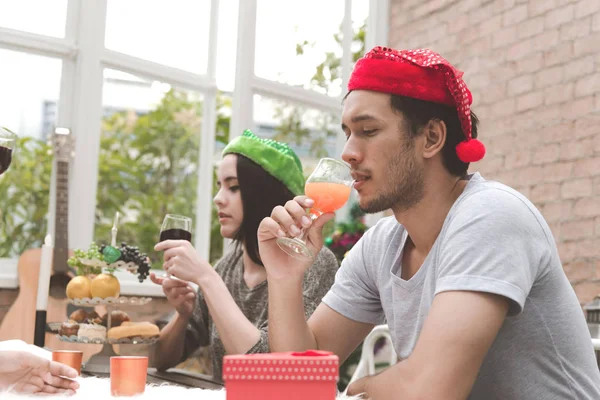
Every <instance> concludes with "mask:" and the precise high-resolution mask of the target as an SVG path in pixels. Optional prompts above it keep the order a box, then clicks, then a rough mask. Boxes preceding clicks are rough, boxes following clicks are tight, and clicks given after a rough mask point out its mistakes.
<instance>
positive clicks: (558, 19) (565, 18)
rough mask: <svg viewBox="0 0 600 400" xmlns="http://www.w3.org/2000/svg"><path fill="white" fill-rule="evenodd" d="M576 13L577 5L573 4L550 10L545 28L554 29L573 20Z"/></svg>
mask: <svg viewBox="0 0 600 400" xmlns="http://www.w3.org/2000/svg"><path fill="white" fill-rule="evenodd" d="M574 14H575V7H574V6H573V5H572V4H570V5H568V6H565V7H561V8H557V9H554V10H552V11H550V12H548V13H547V14H546V16H545V23H546V25H545V29H547V30H548V29H552V28H555V27H557V26H559V25H562V24H565V23H567V22H569V21H572V20H573V15H574Z"/></svg>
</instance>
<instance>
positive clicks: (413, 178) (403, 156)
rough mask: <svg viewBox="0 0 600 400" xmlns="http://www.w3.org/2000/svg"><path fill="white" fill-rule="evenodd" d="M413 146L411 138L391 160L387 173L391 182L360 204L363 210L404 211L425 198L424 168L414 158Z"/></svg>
mask: <svg viewBox="0 0 600 400" xmlns="http://www.w3.org/2000/svg"><path fill="white" fill-rule="evenodd" d="M413 146H414V145H413V143H412V141H411V140H410V139H409V140H408V143H407V144H404V145H403V147H404V148H403V149H402V151H401V152H400V153H399V154H397V155H396V156H394V157H393V158H392V159H391V160H390V162H389V164H388V168H387V172H386V174H385V176H387V177H389V179H388V183H389V184H388V185H387V186H386V187H385V188H382V189H381V190H380V191H379V192H380V194H379V195H378V196H377V197H376V198H375V199H373V200H371V201H369V202H368V203H367V204H364V205H361V204H359V206H360V209H361V210H362V211H363V212H365V213H368V214H373V213H377V212H380V211H384V210H387V209H390V208H391V209H393V210H394V211H400V212H402V211H406V210H409V209H410V208H412V207H414V206H415V205H416V204H417V203H418V202H419V201H420V200H421V199H422V198H423V192H424V183H423V181H424V177H423V169H422V168H420V167H419V166H418V165H417V162H416V160H415V159H414V155H413V153H412V148H413Z"/></svg>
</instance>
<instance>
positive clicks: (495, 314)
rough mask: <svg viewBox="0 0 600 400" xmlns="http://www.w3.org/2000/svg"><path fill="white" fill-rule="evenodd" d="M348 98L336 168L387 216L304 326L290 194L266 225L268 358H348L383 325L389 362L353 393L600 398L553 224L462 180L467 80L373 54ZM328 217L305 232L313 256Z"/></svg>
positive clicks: (510, 194)
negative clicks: (288, 242) (393, 358)
mask: <svg viewBox="0 0 600 400" xmlns="http://www.w3.org/2000/svg"><path fill="white" fill-rule="evenodd" d="M348 89H349V94H348V95H347V97H346V99H345V101H344V109H343V115H342V129H343V130H344V132H345V134H346V137H347V142H346V145H345V148H344V151H343V155H342V158H343V159H344V160H345V161H346V162H347V163H348V164H350V166H351V168H352V173H353V177H354V178H355V180H356V183H355V189H356V190H357V192H358V195H359V205H360V207H361V208H362V209H363V210H364V211H366V212H378V211H381V210H385V209H391V210H392V211H393V213H394V216H393V217H389V218H385V219H383V220H381V221H380V222H379V223H378V224H377V225H376V226H374V227H372V228H371V229H369V230H368V231H367V232H366V234H365V235H364V237H363V238H362V239H361V240H360V241H359V242H358V243H357V244H356V245H355V246H354V248H353V249H352V250H351V251H350V253H349V254H348V256H347V257H346V259H345V260H344V262H343V263H342V266H341V268H340V270H339V271H338V273H337V275H336V281H335V284H334V285H333V287H332V288H331V290H330V292H329V293H328V294H327V295H326V296H325V298H324V299H323V303H322V304H321V305H320V306H319V307H318V308H317V309H316V311H315V312H314V314H313V315H312V316H311V318H310V319H309V321H308V322H306V321H305V320H304V313H303V312H302V287H301V282H302V277H303V274H304V272H305V271H306V269H307V268H308V267H309V265H310V263H306V262H301V261H298V260H295V259H293V258H291V257H288V256H287V255H286V253H284V252H283V251H281V250H280V249H279V248H278V246H277V244H276V238H277V237H278V236H282V235H286V234H287V233H288V232H290V227H291V226H293V225H296V226H303V227H306V226H310V225H311V223H310V221H309V220H308V219H306V218H304V217H305V209H306V208H308V207H310V206H311V205H312V204H313V202H312V200H310V199H307V198H306V197H297V198H296V199H295V201H291V202H288V203H287V204H286V205H285V207H278V208H275V209H274V210H273V212H272V215H271V217H270V218H266V219H265V220H263V222H262V224H261V227H260V229H259V233H258V235H259V242H260V254H261V258H262V260H263V262H264V265H265V268H266V270H267V279H268V283H269V335H270V336H269V337H270V344H271V351H290V350H295V351H297V350H305V349H309V348H318V349H323V350H330V351H333V352H334V353H336V354H337V355H338V356H339V357H340V359H341V360H344V359H346V358H347V357H348V355H349V354H350V353H351V352H352V351H353V350H354V349H355V348H356V347H357V346H358V345H359V344H360V342H361V341H362V340H363V339H364V338H365V336H366V335H367V334H368V333H369V332H370V330H371V329H372V328H373V327H374V326H375V325H377V324H381V323H384V322H385V323H387V324H388V325H389V328H390V331H391V334H392V338H393V342H394V347H395V350H396V353H397V354H398V356H399V358H400V362H399V363H398V364H396V365H394V366H392V367H390V368H388V369H387V370H385V371H384V372H382V373H381V374H379V375H376V376H373V377H368V378H365V379H361V380H359V381H357V382H355V383H354V384H353V385H351V387H350V388H349V393H350V394H358V393H366V395H367V396H368V397H370V398H371V399H377V400H379V399H403V400H406V399H465V398H468V399H486V400H487V399H503V400H510V399H521V400H528V399H532V400H534V399H535V400H538V399H598V398H600V373H599V371H598V367H597V365H596V362H595V358H594V353H593V348H592V344H591V340H590V334H589V332H588V329H587V326H586V323H585V320H584V316H583V312H582V310H581V308H580V306H579V303H578V301H577V298H576V296H575V293H574V292H573V290H572V288H571V286H570V284H569V281H568V280H567V278H566V276H565V274H564V272H563V269H562V266H561V262H560V259H559V255H558V252H557V249H556V245H555V241H554V239H553V237H552V233H551V231H550V229H549V228H548V225H547V224H546V222H545V221H544V219H543V217H542V216H541V214H540V213H539V212H538V210H537V209H536V208H535V207H534V206H533V205H532V204H531V203H530V202H529V201H528V200H527V199H526V198H525V197H523V196H522V195H521V194H519V193H517V192H516V191H514V190H512V189H510V188H509V187H507V186H504V185H502V184H500V183H496V182H492V181H486V180H485V179H484V178H483V177H481V175H479V174H478V173H476V174H471V175H467V168H468V166H469V163H470V162H475V161H478V160H479V159H481V158H482V157H483V155H484V153H485V148H484V147H483V145H482V144H481V142H479V141H478V140H477V139H476V137H477V123H478V121H477V118H476V117H475V115H474V114H473V113H472V112H471V110H470V106H471V103H472V98H471V93H470V92H469V90H468V89H467V86H466V85H465V83H464V81H463V80H462V73H461V72H460V71H458V70H456V69H455V68H454V67H453V66H452V65H450V64H449V63H448V62H447V61H446V60H444V59H443V58H442V57H440V56H439V55H437V54H435V53H433V52H431V51H430V50H411V51H396V50H392V49H388V48H380V47H377V48H375V49H373V50H372V51H370V52H369V53H368V54H367V55H365V57H364V58H362V59H361V60H359V61H358V62H357V64H356V67H355V69H354V71H353V73H352V76H351V78H350V80H349V84H348ZM515 145H518V144H515ZM332 216H333V215H332V214H326V215H323V216H321V217H320V218H319V219H317V220H316V221H315V222H314V223H312V226H311V227H310V230H309V234H308V239H307V242H308V244H309V246H310V247H312V250H313V251H314V252H317V251H318V249H319V248H320V247H321V246H322V234H321V230H322V227H323V225H324V223H325V222H327V221H328V220H330V219H331V218H332Z"/></svg>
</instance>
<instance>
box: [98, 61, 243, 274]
mask: <svg viewBox="0 0 600 400" xmlns="http://www.w3.org/2000/svg"><path fill="white" fill-rule="evenodd" d="M202 102H203V96H202V95H201V94H199V93H196V92H191V91H186V90H180V89H178V88H173V87H171V86H170V85H169V84H166V83H164V82H158V81H148V80H145V79H142V78H139V77H137V76H133V75H130V74H127V73H124V72H120V71H115V70H110V69H106V70H105V71H104V86H103V107H104V116H103V121H102V135H101V141H100V155H99V169H98V173H99V176H98V194H97V207H96V226H95V240H96V241H97V242H100V243H108V242H109V241H110V229H111V227H112V223H113V218H114V215H115V212H116V211H119V212H121V214H122V215H123V218H122V220H121V221H122V222H121V224H120V227H119V233H118V235H119V236H118V238H117V242H118V243H121V242H127V243H128V244H130V245H136V246H138V247H139V248H140V250H141V251H143V252H145V253H148V254H149V255H150V257H151V259H152V261H153V263H154V265H155V266H157V267H160V265H162V262H160V261H159V260H160V256H161V255H160V254H156V253H154V251H153V250H152V249H153V247H154V245H155V244H156V243H157V242H158V238H159V233H160V226H161V224H162V220H163V218H164V216H165V214H167V213H172V214H181V215H186V216H189V217H191V218H192V231H194V229H195V224H196V197H197V196H196V190H197V185H198V155H199V148H200V134H201V126H202ZM217 104H218V111H217V141H218V142H226V141H227V140H228V135H229V119H230V115H231V99H230V98H229V97H226V96H219V97H218V101H217ZM215 147H216V148H218V146H215ZM221 148H222V147H221ZM216 157H217V155H216V154H215V159H216ZM215 222H216V226H215ZM192 233H193V232H192ZM212 238H213V241H216V242H215V244H214V245H213V246H211V248H212V249H216V250H217V252H218V254H217V253H215V254H214V257H218V256H219V255H220V251H221V249H222V244H219V243H222V241H220V242H219V240H220V235H219V229H218V218H213V229H212ZM192 241H194V238H193V237H192ZM212 257H213V254H211V259H212Z"/></svg>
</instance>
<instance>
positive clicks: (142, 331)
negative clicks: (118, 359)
mask: <svg viewBox="0 0 600 400" xmlns="http://www.w3.org/2000/svg"><path fill="white" fill-rule="evenodd" d="M159 333H160V330H159V329H158V326H156V325H154V324H151V323H150V322H130V321H126V322H123V323H122V324H121V326H117V327H115V328H110V329H109V330H108V338H109V339H122V338H132V337H142V338H150V337H154V336H158V334H159Z"/></svg>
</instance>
